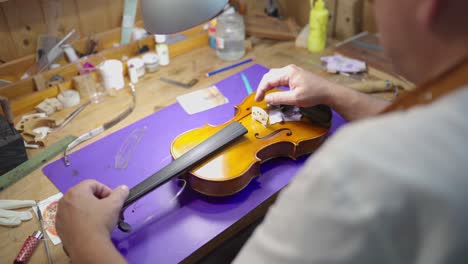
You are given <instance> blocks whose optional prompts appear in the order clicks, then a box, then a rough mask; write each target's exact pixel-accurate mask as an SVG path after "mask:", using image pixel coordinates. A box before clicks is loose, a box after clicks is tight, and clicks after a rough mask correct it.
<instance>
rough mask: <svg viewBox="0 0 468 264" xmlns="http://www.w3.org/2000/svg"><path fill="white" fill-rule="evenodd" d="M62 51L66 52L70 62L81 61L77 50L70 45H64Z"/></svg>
mask: <svg viewBox="0 0 468 264" xmlns="http://www.w3.org/2000/svg"><path fill="white" fill-rule="evenodd" d="M62 49H63V51H64V52H65V55H67V59H68V61H69V62H75V61H77V60H79V59H80V58H78V55H77V54H76V51H75V49H74V48H73V47H72V46H71V45H70V44H65V45H62Z"/></svg>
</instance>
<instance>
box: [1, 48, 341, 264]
mask: <svg viewBox="0 0 468 264" xmlns="http://www.w3.org/2000/svg"><path fill="white" fill-rule="evenodd" d="M321 55H323V54H311V53H308V52H307V51H306V50H304V49H297V48H295V47H294V43H292V42H280V43H278V42H273V41H262V42H261V43H259V44H257V45H255V48H254V49H253V50H251V51H249V52H248V53H247V54H246V55H245V58H248V57H252V58H254V62H255V63H260V64H263V65H265V66H267V67H270V68H273V67H282V66H285V65H288V64H296V65H298V66H300V67H303V68H305V69H307V70H310V71H313V72H320V68H319V67H318V66H317V65H318V62H319V58H320V56H321ZM229 64H230V62H225V61H222V60H220V59H218V58H217V56H216V53H215V52H214V50H212V49H211V48H209V47H205V48H200V49H197V50H193V51H191V52H189V53H187V54H185V55H181V56H178V57H175V58H173V59H172V60H171V63H170V65H169V66H167V67H162V68H161V69H160V70H159V71H158V72H156V73H151V74H147V75H145V77H144V78H143V79H142V80H140V82H139V83H138V84H137V85H136V92H137V106H136V108H135V110H134V112H133V113H132V114H131V115H130V116H129V117H127V118H126V119H125V120H123V121H122V122H121V123H119V124H117V125H116V126H115V127H113V128H111V129H110V130H109V131H106V132H105V133H104V134H102V135H100V136H99V137H97V138H95V139H94V140H92V141H96V140H99V139H100V138H102V137H104V136H106V135H108V134H110V133H112V132H114V131H117V130H118V129H120V128H122V127H125V126H127V125H129V124H131V123H133V122H135V121H137V120H139V119H141V118H144V117H146V116H148V115H150V114H152V113H154V112H155V111H158V110H159V109H161V108H163V107H166V106H168V105H170V104H172V103H174V102H176V97H177V96H179V95H181V94H184V93H188V92H192V91H194V90H197V89H201V88H205V87H208V86H210V85H211V84H213V83H215V82H218V81H220V80H222V79H224V78H226V77H227V76H229V75H232V74H233V73H235V72H238V71H241V70H242V69H243V68H245V67H248V66H250V64H247V65H244V66H241V67H238V68H235V69H232V70H229V71H226V72H223V73H220V74H218V75H215V76H212V77H209V78H206V77H205V76H204V74H205V73H206V72H208V71H211V70H215V69H218V68H220V67H223V66H226V65H229ZM321 74H323V73H321ZM162 76H164V77H167V78H171V79H176V80H179V81H183V82H187V81H189V80H190V79H192V78H198V79H199V80H200V81H199V82H198V84H197V85H196V86H195V87H193V88H190V89H185V88H180V87H177V86H173V85H170V84H166V83H163V82H160V81H159V77H162ZM333 78H335V77H333ZM340 81H341V80H340ZM345 81H346V80H345ZM130 103H131V96H130V92H129V89H128V88H127V89H124V90H121V91H119V92H118V93H117V94H116V95H115V96H113V97H111V96H108V97H106V99H105V100H104V101H103V102H102V103H100V104H93V105H90V106H88V107H87V108H86V109H85V110H84V111H83V112H82V113H81V114H80V115H78V117H77V118H76V119H75V120H73V121H72V122H71V123H70V124H69V125H68V126H66V127H65V128H63V129H62V130H60V131H57V132H54V133H52V134H51V135H49V136H48V142H49V143H48V144H49V145H50V144H51V143H53V142H55V141H57V140H59V139H60V138H62V137H63V136H65V135H68V134H72V135H76V136H78V135H80V134H82V133H84V132H87V131H89V130H91V129H92V128H95V127H97V126H99V125H101V124H102V123H104V122H106V121H108V120H109V119H111V118H113V117H114V116H115V115H116V113H119V112H120V111H122V110H123V109H124V108H125V106H126V105H129V104H130ZM73 110H74V109H66V110H63V111H61V112H59V113H56V114H55V115H54V116H52V117H54V118H58V119H61V118H64V117H65V116H67V115H68V114H69V113H70V112H71V111H73ZM89 143H91V142H87V144H89ZM85 145H86V144H83V145H81V146H80V147H83V146H85ZM35 153H37V150H35V151H30V152H29V155H30V156H31V155H34V154H35ZM57 158H58V157H57ZM57 192H58V189H57V188H56V187H55V186H54V185H53V184H52V183H51V182H50V181H49V179H48V178H47V177H46V176H45V175H44V174H43V173H42V170H41V169H38V170H36V171H34V172H33V173H31V174H30V175H28V176H26V177H25V178H23V179H21V180H20V181H18V182H17V183H15V184H14V185H12V186H10V187H8V188H7V189H6V190H4V191H2V192H1V193H0V199H32V200H43V199H45V198H47V197H49V196H51V195H53V194H56V193H57ZM35 230H39V224H38V221H37V218H36V217H33V219H32V220H30V221H28V222H24V223H22V224H21V225H20V226H19V227H15V228H7V227H1V226H0V260H2V261H0V262H2V263H7V262H10V263H11V262H12V261H13V259H14V258H15V256H16V254H17V253H18V251H19V249H20V248H21V246H22V243H23V242H24V240H25V239H26V237H27V236H29V235H31V234H32V232H33V231H35ZM49 245H50V248H51V252H52V258H53V261H54V263H69V259H68V257H67V256H66V255H65V254H64V252H63V250H62V246H61V245H59V246H53V245H52V243H50V242H49ZM31 263H47V257H46V254H45V249H44V245H43V243H41V244H40V246H39V247H38V248H37V249H36V251H35V252H34V254H33V256H32V258H31Z"/></svg>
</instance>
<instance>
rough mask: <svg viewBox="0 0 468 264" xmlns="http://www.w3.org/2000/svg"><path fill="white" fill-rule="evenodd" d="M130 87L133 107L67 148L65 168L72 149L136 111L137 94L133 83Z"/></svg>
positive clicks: (64, 158)
mask: <svg viewBox="0 0 468 264" xmlns="http://www.w3.org/2000/svg"><path fill="white" fill-rule="evenodd" d="M129 86H130V91H131V92H132V99H133V100H132V105H131V106H130V107H129V108H127V109H126V110H125V111H123V112H122V113H121V114H120V115H118V116H117V117H115V118H114V119H112V120H110V121H109V122H107V123H104V124H103V125H102V126H100V127H97V128H95V129H93V130H91V131H89V132H87V133H85V134H83V135H81V136H79V137H78V138H77V139H75V140H73V141H72V142H71V143H70V144H69V145H68V146H67V147H66V148H65V151H64V152H63V161H64V162H65V166H67V167H68V166H70V160H69V159H68V154H69V153H70V151H71V150H72V149H74V148H75V147H76V146H78V145H79V144H81V143H83V142H85V141H88V140H90V139H92V138H94V137H95V136H97V135H99V134H101V133H102V132H104V131H106V130H107V129H109V128H111V127H113V126H114V125H115V124H117V123H119V122H120V121H122V120H123V119H125V118H126V117H127V116H129V115H130V114H131V113H132V112H133V110H134V109H135V106H136V94H135V86H134V85H133V83H130V84H129Z"/></svg>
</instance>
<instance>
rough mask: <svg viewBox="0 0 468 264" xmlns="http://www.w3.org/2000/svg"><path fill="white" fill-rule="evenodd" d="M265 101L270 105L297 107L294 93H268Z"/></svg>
mask: <svg viewBox="0 0 468 264" xmlns="http://www.w3.org/2000/svg"><path fill="white" fill-rule="evenodd" d="M265 101H266V102H267V103H268V104H271V105H280V104H286V105H297V97H296V94H295V93H294V91H291V90H290V91H285V92H276V93H269V94H267V95H266V96H265Z"/></svg>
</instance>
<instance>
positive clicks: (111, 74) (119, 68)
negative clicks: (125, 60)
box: [97, 60, 125, 90]
mask: <svg viewBox="0 0 468 264" xmlns="http://www.w3.org/2000/svg"><path fill="white" fill-rule="evenodd" d="M97 68H98V70H99V73H100V75H101V79H102V83H103V85H104V88H106V90H112V89H115V90H120V89H122V88H124V86H125V81H124V78H123V65H122V62H121V61H119V60H105V61H103V62H101V63H100V64H99V65H98V66H97Z"/></svg>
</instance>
